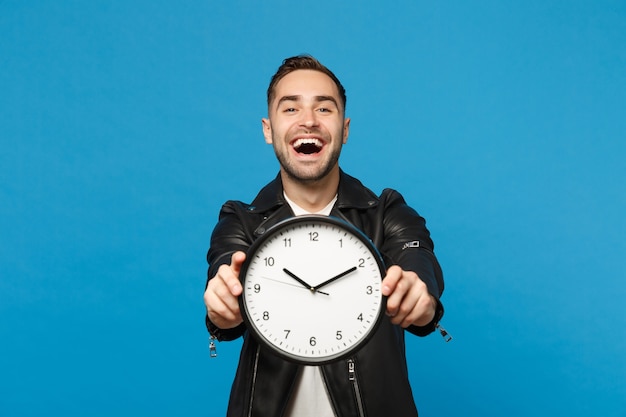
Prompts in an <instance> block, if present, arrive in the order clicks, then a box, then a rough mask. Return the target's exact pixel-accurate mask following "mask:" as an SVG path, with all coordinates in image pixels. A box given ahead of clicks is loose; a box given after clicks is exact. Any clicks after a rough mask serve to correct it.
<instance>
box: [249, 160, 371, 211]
mask: <svg viewBox="0 0 626 417" xmlns="http://www.w3.org/2000/svg"><path fill="white" fill-rule="evenodd" d="M337 194H338V195H337V203H336V204H335V207H337V208H339V209H348V208H355V209H367V208H370V207H374V206H376V205H377V204H378V197H377V196H376V195H375V194H374V193H373V192H372V191H370V190H369V189H367V188H365V187H364V186H363V184H362V183H361V181H359V180H358V179H356V178H354V177H351V176H350V175H348V174H346V173H345V172H343V171H342V170H339V190H338V192H337ZM286 205H287V202H286V201H285V197H284V195H283V183H282V180H281V178H280V173H279V174H278V175H277V176H276V178H274V180H273V181H272V182H270V183H269V184H267V185H266V186H265V187H263V188H262V189H261V191H259V194H258V195H257V196H256V198H255V199H254V201H253V202H252V205H251V207H250V208H249V210H250V211H255V212H257V213H266V212H269V211H273V210H275V209H278V208H279V207H280V206H286Z"/></svg>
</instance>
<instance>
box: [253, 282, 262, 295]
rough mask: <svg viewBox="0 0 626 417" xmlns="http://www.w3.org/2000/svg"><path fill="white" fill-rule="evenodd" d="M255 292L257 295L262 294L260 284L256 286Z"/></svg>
mask: <svg viewBox="0 0 626 417" xmlns="http://www.w3.org/2000/svg"><path fill="white" fill-rule="evenodd" d="M254 292H255V293H257V294H258V293H260V292H261V285H260V284H254Z"/></svg>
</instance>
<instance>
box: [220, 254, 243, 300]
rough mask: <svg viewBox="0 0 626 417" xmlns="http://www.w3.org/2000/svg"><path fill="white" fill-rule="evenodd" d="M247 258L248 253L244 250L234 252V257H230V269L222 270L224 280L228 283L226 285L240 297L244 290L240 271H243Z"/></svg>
mask: <svg viewBox="0 0 626 417" xmlns="http://www.w3.org/2000/svg"><path fill="white" fill-rule="evenodd" d="M245 260H246V254H245V253H244V252H241V251H238V252H235V253H233V256H232V258H231V259H230V265H229V267H228V269H226V270H222V268H221V267H220V270H222V272H223V274H222V280H223V281H224V283H225V284H226V286H227V287H228V288H229V289H230V293H231V294H232V295H234V296H235V297H238V296H239V295H240V294H241V291H242V290H243V289H242V287H241V282H240V281H239V272H241V266H242V265H243V263H244V261H245Z"/></svg>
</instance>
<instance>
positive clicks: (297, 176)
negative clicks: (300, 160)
mask: <svg viewBox="0 0 626 417" xmlns="http://www.w3.org/2000/svg"><path fill="white" fill-rule="evenodd" d="M342 135H343V131H342ZM341 137H343V136H341ZM272 140H273V142H274V143H277V142H276V140H277V138H273V139H272ZM274 153H275V154H276V158H277V159H278V162H279V163H280V166H281V168H282V170H283V172H284V173H285V174H286V175H287V176H288V177H289V179H291V180H292V181H295V182H298V183H301V184H312V183H315V182H318V181H320V180H322V179H324V178H326V176H327V175H328V174H329V173H330V172H331V171H332V170H333V169H334V168H335V166H336V165H337V163H338V162H339V155H340V154H341V146H339V147H333V148H332V149H331V151H330V154H329V155H328V158H327V159H326V160H324V161H322V165H321V166H318V165H317V164H316V165H315V166H313V167H311V168H307V167H304V168H300V167H296V166H295V164H293V163H291V162H290V160H289V157H288V153H289V149H285V150H280V149H278V148H277V147H276V146H274Z"/></svg>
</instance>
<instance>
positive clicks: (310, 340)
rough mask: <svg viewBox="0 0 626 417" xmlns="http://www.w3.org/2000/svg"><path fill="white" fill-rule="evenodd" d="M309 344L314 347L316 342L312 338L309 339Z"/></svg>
mask: <svg viewBox="0 0 626 417" xmlns="http://www.w3.org/2000/svg"><path fill="white" fill-rule="evenodd" d="M309 344H310V345H311V346H315V345H316V344H317V341H316V340H315V337H312V338H310V339H309Z"/></svg>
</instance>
